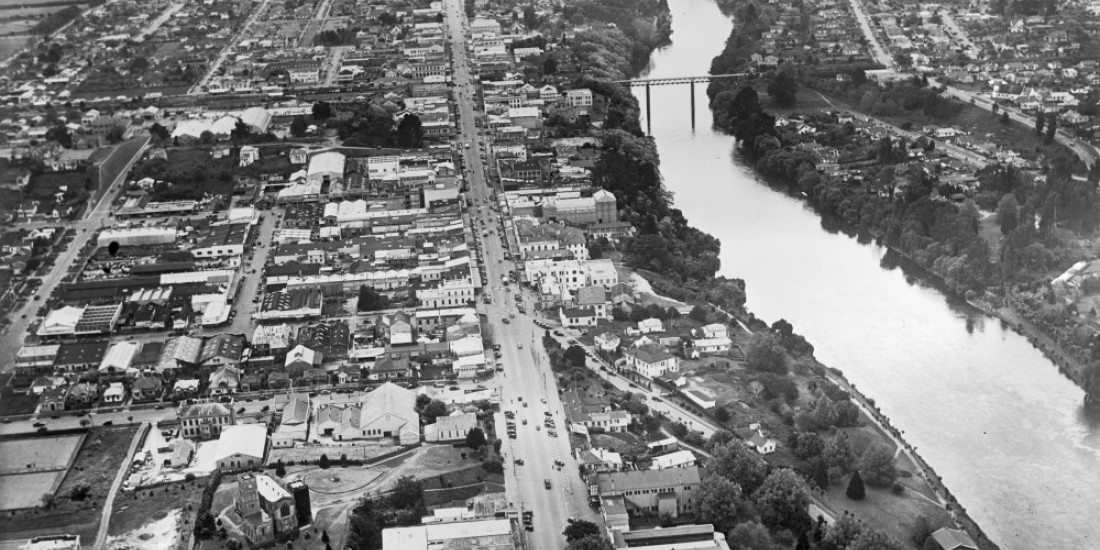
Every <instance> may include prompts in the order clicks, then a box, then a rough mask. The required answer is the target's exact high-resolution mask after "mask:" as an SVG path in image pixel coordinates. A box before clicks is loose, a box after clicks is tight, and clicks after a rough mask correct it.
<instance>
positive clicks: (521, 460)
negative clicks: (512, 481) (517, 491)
mask: <svg viewBox="0 0 1100 550" xmlns="http://www.w3.org/2000/svg"><path fill="white" fill-rule="evenodd" d="M516 465H517V466H523V459H522V458H517V459H516Z"/></svg>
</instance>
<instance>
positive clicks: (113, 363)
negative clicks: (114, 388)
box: [99, 342, 140, 373]
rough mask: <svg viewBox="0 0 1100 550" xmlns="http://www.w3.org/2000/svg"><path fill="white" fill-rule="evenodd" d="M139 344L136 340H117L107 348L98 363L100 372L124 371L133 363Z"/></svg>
mask: <svg viewBox="0 0 1100 550" xmlns="http://www.w3.org/2000/svg"><path fill="white" fill-rule="evenodd" d="M139 348H140V346H139V344H138V343H137V342H119V343H117V344H113V345H112V346H111V347H110V349H108V350H107V355H105V356H104V357H103V361H101V362H100V363H99V372H100V373H111V372H118V373H124V372H126V371H127V370H129V369H130V367H131V366H132V365H133V364H134V357H137V354H138V350H139Z"/></svg>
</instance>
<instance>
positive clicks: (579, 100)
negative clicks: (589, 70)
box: [565, 88, 592, 107]
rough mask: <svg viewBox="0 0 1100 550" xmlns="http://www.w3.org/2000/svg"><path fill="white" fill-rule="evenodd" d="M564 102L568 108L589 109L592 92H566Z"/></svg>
mask: <svg viewBox="0 0 1100 550" xmlns="http://www.w3.org/2000/svg"><path fill="white" fill-rule="evenodd" d="M565 102H566V103H568V104H569V106H570V107H591V106H592V90H590V89H588V88H576V89H573V90H566V92H565Z"/></svg>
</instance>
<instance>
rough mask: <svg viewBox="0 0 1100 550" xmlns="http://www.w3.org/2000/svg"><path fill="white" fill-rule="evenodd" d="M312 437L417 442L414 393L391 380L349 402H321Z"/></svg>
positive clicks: (404, 442)
mask: <svg viewBox="0 0 1100 550" xmlns="http://www.w3.org/2000/svg"><path fill="white" fill-rule="evenodd" d="M313 424H314V426H315V428H314V432H313V439H314V440H318V438H320V437H329V438H332V439H334V440H336V441H348V440H355V439H391V438H392V439H394V440H396V441H397V442H398V443H400V444H401V445H412V444H414V443H416V442H418V441H420V416H419V415H418V414H416V392H414V391H412V390H407V389H405V388H402V387H401V386H398V385H396V384H394V383H392V382H386V383H385V384H382V385H381V386H379V387H378V388H377V389H375V390H374V391H372V392H370V393H368V394H366V395H364V396H363V397H362V398H361V399H360V400H359V402H358V403H354V404H350V405H336V404H329V405H323V406H321V407H319V408H318V409H317V416H316V418H315V420H314V423H313Z"/></svg>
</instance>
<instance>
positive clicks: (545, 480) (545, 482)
mask: <svg viewBox="0 0 1100 550" xmlns="http://www.w3.org/2000/svg"><path fill="white" fill-rule="evenodd" d="M542 484H543V485H545V486H546V488H547V489H549V488H550V480H549V479H544V480H542Z"/></svg>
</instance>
